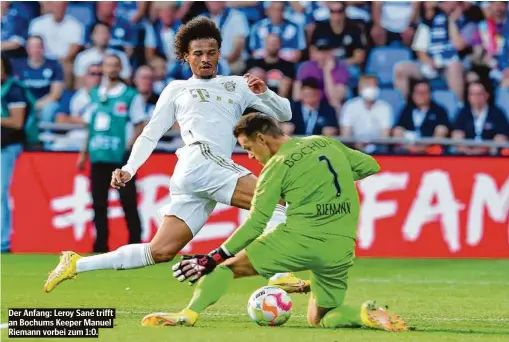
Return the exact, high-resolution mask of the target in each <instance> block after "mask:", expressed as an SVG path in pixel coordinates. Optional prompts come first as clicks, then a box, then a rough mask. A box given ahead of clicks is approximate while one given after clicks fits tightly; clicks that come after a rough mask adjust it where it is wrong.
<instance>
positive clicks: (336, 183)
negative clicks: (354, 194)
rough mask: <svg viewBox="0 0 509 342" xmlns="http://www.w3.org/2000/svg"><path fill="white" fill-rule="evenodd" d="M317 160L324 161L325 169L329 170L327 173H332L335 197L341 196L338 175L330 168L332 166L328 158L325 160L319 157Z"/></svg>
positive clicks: (324, 157) (323, 157)
mask: <svg viewBox="0 0 509 342" xmlns="http://www.w3.org/2000/svg"><path fill="white" fill-rule="evenodd" d="M318 160H319V161H325V162H326V163H327V167H328V168H329V171H330V173H332V177H333V178H334V180H333V183H334V187H335V188H336V197H339V196H341V186H340V185H339V181H338V174H337V172H336V170H334V168H333V167H332V164H331V162H330V160H329V158H327V157H326V156H320V157H319V158H318Z"/></svg>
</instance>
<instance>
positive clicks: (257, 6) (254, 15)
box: [227, 1, 265, 27]
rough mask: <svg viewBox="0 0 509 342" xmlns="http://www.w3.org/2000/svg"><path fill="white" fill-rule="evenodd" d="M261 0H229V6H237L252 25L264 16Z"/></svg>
mask: <svg viewBox="0 0 509 342" xmlns="http://www.w3.org/2000/svg"><path fill="white" fill-rule="evenodd" d="M264 4H265V3H263V4H262V2H261V1H228V3H227V6H228V7H229V8H235V9H237V10H238V11H239V12H242V13H243V14H244V15H245V16H246V19H247V21H248V23H249V26H250V27H251V26H252V25H253V24H254V23H256V22H257V21H258V20H260V19H262V17H263V5H264Z"/></svg>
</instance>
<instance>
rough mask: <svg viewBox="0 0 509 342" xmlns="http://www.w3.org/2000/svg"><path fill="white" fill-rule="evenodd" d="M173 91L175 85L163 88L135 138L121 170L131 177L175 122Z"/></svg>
mask: <svg viewBox="0 0 509 342" xmlns="http://www.w3.org/2000/svg"><path fill="white" fill-rule="evenodd" d="M174 91H175V87H173V86H171V85H168V86H167V87H166V88H164V90H163V92H162V93H161V96H160V97H159V100H158V101H157V103H156V107H155V108H154V112H153V113H152V118H151V119H150V121H149V123H148V124H147V125H146V126H145V128H144V129H143V132H142V133H141V135H140V136H139V137H138V139H136V141H135V143H134V145H133V149H132V152H131V155H130V156H129V160H128V161H127V164H126V165H125V166H124V167H122V171H127V172H129V174H130V175H131V177H133V176H134V175H135V174H136V171H138V169H139V168H140V167H141V165H143V163H145V161H147V159H148V157H150V154H152V152H153V151H154V149H155V148H156V146H157V142H158V141H159V139H161V137H162V136H163V134H164V133H166V131H168V130H169V129H170V128H171V126H173V124H174V123H175V120H176V119H175V105H174V94H173V93H174Z"/></svg>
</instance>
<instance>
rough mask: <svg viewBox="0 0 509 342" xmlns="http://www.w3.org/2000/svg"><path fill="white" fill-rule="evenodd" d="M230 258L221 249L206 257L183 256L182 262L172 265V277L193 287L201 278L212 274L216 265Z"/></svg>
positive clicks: (198, 255)
mask: <svg viewBox="0 0 509 342" xmlns="http://www.w3.org/2000/svg"><path fill="white" fill-rule="evenodd" d="M230 257H231V256H230V255H229V254H228V253H226V252H225V251H224V250H223V249H222V248H221V247H219V248H217V249H215V250H213V251H212V252H210V253H209V254H207V255H205V254H195V255H184V256H183V257H182V261H180V262H178V263H176V264H175V265H173V267H172V270H173V276H174V277H175V278H177V280H178V281H180V282H182V281H184V280H186V279H187V280H189V285H194V283H196V282H197V281H198V280H199V279H200V278H201V277H203V276H204V275H206V274H209V273H210V272H212V271H213V270H214V269H215V268H216V266H217V265H219V264H221V263H222V262H223V261H225V260H226V259H228V258H230Z"/></svg>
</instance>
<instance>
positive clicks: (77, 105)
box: [55, 64, 103, 124]
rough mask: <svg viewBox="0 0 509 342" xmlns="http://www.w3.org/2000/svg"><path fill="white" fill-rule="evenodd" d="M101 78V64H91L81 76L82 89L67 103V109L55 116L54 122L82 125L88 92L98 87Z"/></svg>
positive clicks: (88, 100)
mask: <svg viewBox="0 0 509 342" xmlns="http://www.w3.org/2000/svg"><path fill="white" fill-rule="evenodd" d="M102 76H103V73H102V66H101V64H91V65H89V66H88V68H87V72H86V74H85V76H83V87H82V88H80V89H79V90H78V91H77V92H76V93H74V95H72V97H71V99H70V101H69V107H68V108H62V109H61V110H60V113H59V114H57V117H56V120H55V121H56V122H59V123H72V124H84V123H85V121H84V120H83V115H84V114H85V111H86V110H87V109H88V107H89V106H90V91H91V90H92V89H93V88H95V87H97V86H99V84H100V83H101V78H102Z"/></svg>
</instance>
